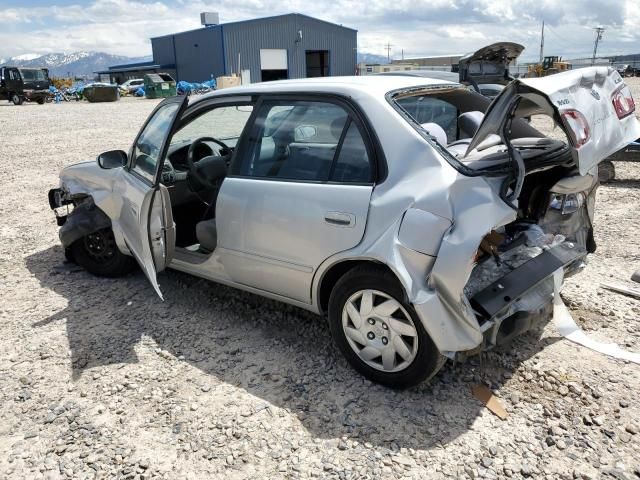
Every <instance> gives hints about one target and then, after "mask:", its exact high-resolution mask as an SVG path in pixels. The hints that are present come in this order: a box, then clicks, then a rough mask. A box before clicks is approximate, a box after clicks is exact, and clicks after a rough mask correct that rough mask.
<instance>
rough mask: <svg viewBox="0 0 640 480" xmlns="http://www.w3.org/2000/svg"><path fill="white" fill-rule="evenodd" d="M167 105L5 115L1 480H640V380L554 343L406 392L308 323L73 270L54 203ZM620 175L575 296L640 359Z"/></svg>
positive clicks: (210, 294)
mask: <svg viewBox="0 0 640 480" xmlns="http://www.w3.org/2000/svg"><path fill="white" fill-rule="evenodd" d="M634 80H635V79H631V81H634ZM631 81H630V83H631ZM637 87H640V84H639V83H638V82H635V83H634V88H636V98H640V88H637ZM156 104H157V102H155V101H151V100H139V99H123V100H122V101H120V102H118V103H113V104H88V103H70V104H62V105H45V106H39V105H25V106H22V107H15V106H13V105H8V104H4V103H2V104H0V138H1V142H0V161H1V164H2V166H3V167H4V168H3V170H4V174H3V175H2V177H1V178H0V190H1V191H2V192H3V194H4V201H3V202H2V205H1V206H0V215H1V218H2V219H3V220H4V222H3V223H2V225H0V240H1V241H0V292H1V296H0V352H2V353H1V354H0V478H16V479H17V478H46V479H57V478H167V479H182V478H189V479H191V478H215V477H222V476H223V475H224V477H225V478H227V479H236V478H237V479H240V478H274V479H277V478H309V477H320V478H340V479H349V478H376V479H377V478H415V479H423V478H430V479H440V478H505V477H510V478H521V477H530V478H549V479H556V478H565V479H574V478H583V479H589V478H617V479H631V478H637V477H639V476H640V456H639V455H638V451H639V444H640V434H639V433H638V430H639V429H640V425H639V420H638V419H639V418H640V406H639V404H638V402H637V396H638V391H639V387H640V368H639V367H638V366H637V365H633V364H630V363H625V362H621V361H617V360H614V359H611V358H608V357H605V356H602V355H600V354H597V353H595V352H592V351H589V350H587V349H585V348H582V347H579V346H577V345H574V344H572V343H569V342H567V341H566V340H563V339H562V337H560V336H559V335H558V333H557V332H556V331H555V329H554V327H553V326H552V325H548V326H547V327H546V328H545V329H544V331H543V332H538V334H533V333H530V334H527V335H525V336H523V337H522V338H520V339H518V340H516V341H515V342H514V343H513V344H512V345H511V346H509V347H508V348H504V349H502V350H500V351H497V352H490V353H488V354H484V355H483V356H482V357H479V358H475V359H473V360H471V361H469V362H467V363H465V364H463V365H453V364H447V365H446V366H445V367H444V369H443V370H442V371H441V373H440V374H439V375H438V376H437V377H436V378H435V379H434V380H433V381H432V382H431V383H430V384H424V385H420V386H418V387H416V388H413V389H411V390H408V391H401V392H398V391H392V390H388V389H385V388H383V387H379V386H377V385H374V384H372V383H370V382H368V381H366V380H364V379H363V378H362V377H360V376H359V375H358V374H357V373H355V372H354V371H353V370H352V369H351V368H349V367H348V365H347V363H346V361H345V360H343V359H342V357H341V356H340V355H339V353H338V352H337V350H336V349H335V348H334V347H333V345H332V342H331V339H330V336H329V332H328V329H327V327H326V325H325V322H324V321H322V320H321V319H320V318H318V317H316V316H314V315H311V314H309V313H306V312H304V311H301V310H298V309H295V308H292V307H289V306H285V305H283V304H279V303H276V302H272V301H269V300H265V299H262V298H260V297H257V296H254V295H250V294H246V293H243V292H240V291H235V290H233V289H230V288H226V287H223V286H220V285H216V284H214V283H210V282H207V281H204V280H199V279H197V278H193V277H189V276H187V275H184V274H180V273H177V272H172V271H169V272H166V273H165V274H163V275H162V276H161V286H162V288H163V291H164V293H165V298H166V301H165V302H161V301H159V299H158V298H157V296H156V295H155V293H154V292H153V290H152V289H151V288H150V286H149V285H148V282H147V281H146V279H145V277H144V275H143V274H142V273H139V272H138V273H135V274H132V275H130V276H128V277H126V278H124V279H119V280H107V279H100V278H96V277H92V276H91V275H89V274H87V273H85V272H83V271H80V270H79V269H78V268H76V267H75V266H73V265H69V264H65V263H64V256H63V252H62V249H61V248H60V246H59V242H58V238H57V228H56V225H55V221H54V217H53V214H52V212H50V210H49V208H48V205H47V200H46V193H47V190H48V189H49V188H51V187H52V186H56V185H57V182H58V181H57V175H58V171H59V170H60V168H61V167H63V166H65V165H68V164H70V163H73V162H76V161H78V160H81V159H85V158H93V157H95V155H96V154H97V153H99V152H101V151H105V150H109V149H113V148H123V149H127V148H128V146H129V145H130V143H131V142H132V140H133V138H134V135H135V133H136V132H137V130H138V128H139V127H140V125H141V123H142V122H143V120H144V118H145V117H146V116H147V115H148V113H149V112H150V111H151V110H152V109H153V107H154V106H155V105H156ZM617 168H618V179H617V180H616V181H614V182H613V183H611V184H609V185H605V186H602V187H601V188H600V190H599V198H598V204H597V213H596V215H597V218H596V240H597V241H598V243H599V248H598V251H597V253H596V254H594V255H591V258H590V263H589V265H588V266H587V268H586V269H585V271H584V272H583V273H582V274H581V275H578V276H576V277H573V278H572V279H570V280H569V281H568V284H567V287H566V289H565V290H564V294H563V296H564V299H565V301H566V303H567V304H568V305H569V307H570V308H571V309H572V311H573V314H574V317H575V318H576V320H577V321H578V323H580V324H581V325H582V327H583V328H585V330H587V331H588V333H589V334H592V335H594V336H595V337H597V338H600V339H607V338H608V339H612V340H614V341H616V342H619V343H621V344H623V345H626V346H627V348H629V349H632V350H636V351H638V350H640V325H639V324H638V320H639V318H640V301H638V300H634V299H632V298H629V297H625V296H622V295H619V294H616V293H612V292H608V291H606V290H603V289H601V288H600V287H599V285H600V283H601V282H603V281H616V282H619V283H624V284H628V285H632V284H631V282H630V281H628V279H629V276H630V275H631V273H632V271H633V270H634V269H636V268H639V267H640V244H639V243H638V238H640V222H638V217H637V215H638V213H637V212H638V211H640V188H639V187H640V164H621V163H620V164H618V165H617ZM636 286H637V284H636ZM479 382H485V383H486V384H487V385H489V386H490V387H491V388H492V389H493V390H494V392H495V393H496V395H497V396H498V397H499V398H500V399H501V401H502V403H503V404H504V406H505V408H506V409H507V411H508V417H507V419H506V420H500V419H498V418H497V417H496V416H494V415H493V414H492V413H490V412H489V411H488V410H487V409H486V408H485V407H484V406H483V405H482V404H481V403H480V402H479V401H478V400H476V399H475V398H474V397H473V396H472V395H471V387H472V386H473V385H475V384H477V383H479Z"/></svg>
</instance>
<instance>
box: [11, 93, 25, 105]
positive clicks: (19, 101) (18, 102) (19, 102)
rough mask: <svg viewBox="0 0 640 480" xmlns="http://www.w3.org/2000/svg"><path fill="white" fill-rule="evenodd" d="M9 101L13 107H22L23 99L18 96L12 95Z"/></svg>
mask: <svg viewBox="0 0 640 480" xmlns="http://www.w3.org/2000/svg"><path fill="white" fill-rule="evenodd" d="M11 101H12V102H13V104H14V105H22V102H23V99H22V97H21V96H20V95H18V94H13V95H12V96H11Z"/></svg>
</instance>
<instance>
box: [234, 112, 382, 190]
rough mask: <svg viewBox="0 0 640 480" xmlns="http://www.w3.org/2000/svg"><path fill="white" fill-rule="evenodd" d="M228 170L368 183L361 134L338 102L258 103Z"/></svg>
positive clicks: (277, 177)
mask: <svg viewBox="0 0 640 480" xmlns="http://www.w3.org/2000/svg"><path fill="white" fill-rule="evenodd" d="M232 172H233V174H236V175H242V176H249V177H262V178H271V179H287V180H299V181H315V182H318V181H319V182H326V181H340V182H369V181H370V177H371V170H370V166H369V157H368V154H367V149H366V146H365V143H364V141H363V139H362V136H361V133H360V131H359V129H358V127H357V125H356V124H355V122H354V121H353V120H352V119H351V117H350V115H349V113H348V112H347V111H346V110H345V109H344V108H342V107H341V106H339V105H336V104H333V103H328V102H316V101H275V100H273V101H271V100H268V101H264V102H262V104H261V105H260V107H259V110H258V112H257V115H256V117H255V123H254V124H253V126H252V129H251V134H250V135H249V139H248V142H247V144H246V145H244V146H243V148H242V149H241V151H240V152H239V154H238V158H237V161H236V162H235V163H234V167H233V170H232Z"/></svg>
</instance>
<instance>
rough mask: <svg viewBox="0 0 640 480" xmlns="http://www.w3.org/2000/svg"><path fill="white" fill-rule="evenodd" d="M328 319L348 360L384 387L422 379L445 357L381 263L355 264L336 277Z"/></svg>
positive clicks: (407, 385) (428, 375)
mask: <svg viewBox="0 0 640 480" xmlns="http://www.w3.org/2000/svg"><path fill="white" fill-rule="evenodd" d="M329 325H330V328H331V333H332V335H333V338H334V340H335V342H336V343H337V345H338V347H339V348H340V350H341V351H342V353H343V354H344V356H345V357H346V358H347V360H348V361H349V363H350V364H351V365H352V366H353V367H354V368H355V369H356V370H358V371H359V372H360V373H362V374H363V375H364V376H365V377H367V378H369V379H370V380H372V381H374V382H377V383H381V384H383V385H386V386H389V387H393V388H406V387H410V386H413V385H416V384H418V383H420V382H422V381H424V380H427V379H429V378H431V377H433V376H434V375H435V374H436V373H437V372H438V370H440V368H441V367H442V365H443V363H444V360H445V358H444V357H443V356H442V355H441V354H440V352H439V351H438V350H437V348H436V346H435V344H434V343H433V341H432V340H431V337H429V335H428V334H427V332H426V330H425V329H424V327H423V326H422V323H421V322H420V320H419V319H418V317H417V315H416V313H415V311H414V309H413V307H412V306H411V304H409V303H408V302H407V301H406V300H405V295H404V291H403V289H402V287H401V285H400V284H399V282H398V280H397V279H396V278H395V277H394V276H393V275H391V274H390V273H389V272H387V271H385V270H383V269H381V268H376V267H357V268H355V269H353V270H351V271H350V272H348V273H347V274H346V275H345V276H344V277H342V278H341V279H340V280H339V281H338V283H337V284H336V285H335V287H334V289H333V291H332V292H331V297H330V299H329Z"/></svg>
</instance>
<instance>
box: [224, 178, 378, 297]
mask: <svg viewBox="0 0 640 480" xmlns="http://www.w3.org/2000/svg"><path fill="white" fill-rule="evenodd" d="M372 189H373V187H372V186H371V185H341V184H331V183H305V182H283V181H272V180H265V179H254V178H234V177H231V178H227V179H225V181H224V183H223V185H222V188H221V190H220V194H219V197H218V203H217V208H216V224H217V227H218V245H219V248H220V253H221V259H222V262H223V264H224V266H225V271H227V273H228V274H229V276H230V277H231V278H232V279H233V280H234V281H236V282H238V283H242V284H246V285H249V286H252V287H255V288H260V289H262V290H267V291H270V292H272V293H276V294H279V295H284V296H287V297H290V298H293V299H295V300H298V301H302V302H307V303H308V302H310V292H311V281H312V278H313V273H314V271H315V269H316V268H317V267H318V266H319V265H320V264H321V263H322V262H323V261H324V260H325V259H327V258H328V257H330V256H331V255H333V254H335V253H337V252H340V251H343V250H347V249H349V248H353V247H355V246H356V245H357V244H358V243H359V242H360V240H361V239H362V237H363V235H364V229H365V225H366V219H367V214H368V209H369V200H370V197H371V192H372ZM336 213H341V214H342V215H343V216H342V217H336ZM336 218H338V221H336ZM345 219H348V221H345ZM345 227H349V228H345Z"/></svg>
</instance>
